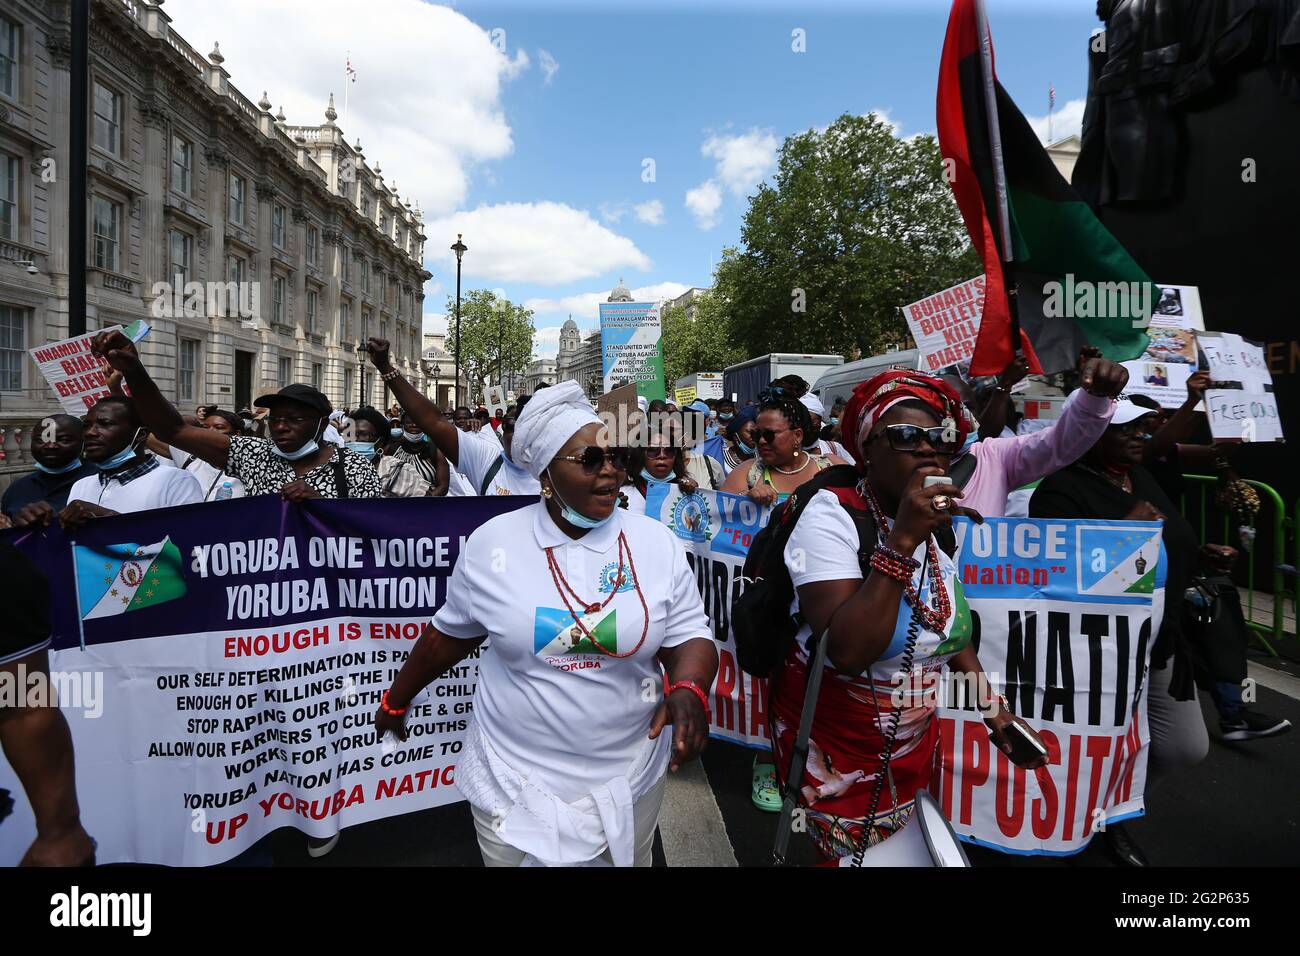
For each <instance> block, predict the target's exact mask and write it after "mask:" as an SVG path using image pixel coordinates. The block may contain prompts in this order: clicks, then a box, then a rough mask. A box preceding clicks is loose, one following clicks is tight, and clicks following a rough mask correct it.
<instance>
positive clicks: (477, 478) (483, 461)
mask: <svg viewBox="0 0 1300 956" xmlns="http://www.w3.org/2000/svg"><path fill="white" fill-rule="evenodd" d="M457 451H458V457H459V459H460V460H459V461H457V462H456V470H457V471H459V472H460V473H461V474H462V475H464V476H465V478H466V480H467V481H468V482H469V483H470V487H472V488H473V489H474V494H476V495H477V494H479V493H480V491H481V489H482V488H483V478H484V477H485V476H486V475H487V473H488V472H489V471H490V470H491V469H492V466H493V465H494V464H495V463H496V462H498V461H499V462H501V467H500V468H498V469H497V472H496V474H495V475H493V476H492V480H491V481H490V482H489V483H488V487H487V493H488V494H489V495H540V494H541V493H542V484H541V482H539V481H538V480H537V479H536V478H534V477H533V476H532V475H530V474H529V473H528V472H526V471H524V470H523V469H522V468H520V467H519V466H518V465H516V464H515V463H514V462H512V461H511V460H510V459H509V458H506V457H505V452H503V451H502V450H501V446H500V445H499V444H497V443H496V442H494V441H493V440H492V439H489V438H480V437H479V436H478V435H475V434H471V433H469V432H461V433H460V439H459V446H458V448H457Z"/></svg>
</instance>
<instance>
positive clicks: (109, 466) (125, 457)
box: [95, 428, 140, 471]
mask: <svg viewBox="0 0 1300 956" xmlns="http://www.w3.org/2000/svg"><path fill="white" fill-rule="evenodd" d="M139 437H140V429H138V428H137V429H136V430H135V434H134V435H132V436H131V443H130V444H129V445H127V446H126V447H125V448H123V449H122V450H121V451H119V452H118V453H117V454H116V455H114V456H113V457H112V458H109V459H107V460H106V461H97V462H95V467H96V468H98V469H99V470H100V471H112V470H113V469H114V468H120V467H121V466H122V465H125V464H126V463H127V462H128V461H130V460H131V459H132V458H134V457H135V451H136V449H135V440H136V439H137V438H139Z"/></svg>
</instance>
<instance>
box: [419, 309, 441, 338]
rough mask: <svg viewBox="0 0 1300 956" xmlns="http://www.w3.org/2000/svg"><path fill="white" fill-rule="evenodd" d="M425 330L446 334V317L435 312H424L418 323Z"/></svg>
mask: <svg viewBox="0 0 1300 956" xmlns="http://www.w3.org/2000/svg"><path fill="white" fill-rule="evenodd" d="M420 327H421V329H422V330H423V331H425V332H441V333H442V334H443V335H446V334H447V317H446V316H445V315H440V314H438V313H435V312H426V313H424V320H423V322H421V325H420Z"/></svg>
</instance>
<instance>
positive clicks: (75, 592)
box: [68, 540, 86, 651]
mask: <svg viewBox="0 0 1300 956" xmlns="http://www.w3.org/2000/svg"><path fill="white" fill-rule="evenodd" d="M68 544H70V545H71V546H72V598H73V600H75V601H76V602H77V605H76V607H77V633H78V634H79V635H80V637H81V649H82V650H83V651H84V650H85V649H86V622H85V621H84V620H82V612H81V577H80V575H78V574H77V542H76V541H73V540H69V541H68Z"/></svg>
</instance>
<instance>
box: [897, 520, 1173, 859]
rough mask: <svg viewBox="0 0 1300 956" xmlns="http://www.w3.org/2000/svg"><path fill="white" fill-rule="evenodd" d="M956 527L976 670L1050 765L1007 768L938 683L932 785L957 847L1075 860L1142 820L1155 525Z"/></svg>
mask: <svg viewBox="0 0 1300 956" xmlns="http://www.w3.org/2000/svg"><path fill="white" fill-rule="evenodd" d="M954 525H955V530H956V532H957V541H958V545H959V550H958V554H957V557H956V562H957V570H958V574H959V575H960V579H961V582H962V588H963V590H964V593H965V595H966V599H967V601H968V603H969V605H970V610H971V617H972V621H973V624H974V635H975V637H974V640H975V641H976V647H977V650H978V652H979V659H980V664H981V665H982V666H983V668H984V671H985V672H986V674H988V676H989V678H990V681H991V683H992V684H993V691H994V692H995V693H997V692H1001V693H1003V694H1005V695H1006V698H1007V701H1008V703H1009V704H1010V706H1011V710H1012V712H1013V713H1015V714H1017V715H1019V716H1020V717H1023V718H1024V719H1025V720H1026V721H1027V722H1028V723H1029V724H1030V725H1031V726H1032V727H1033V728H1034V729H1035V730H1037V731H1038V733H1039V734H1040V736H1041V737H1042V738H1043V741H1044V742H1045V743H1046V745H1047V749H1048V760H1049V763H1048V766H1047V767H1046V768H1044V769H1042V770H1039V771H1038V772H1036V773H1035V772H1032V771H1025V770H1021V769H1020V768H1019V767H1016V766H1015V765H1014V764H1012V763H1011V762H1010V761H1009V760H1008V759H1007V757H1006V756H1005V755H1004V754H1003V753H1001V752H1000V751H999V750H998V749H997V748H996V747H994V746H993V745H992V744H991V743H990V741H989V736H988V728H987V727H986V725H985V724H984V721H983V720H981V719H980V717H979V715H978V714H977V713H976V712H975V710H974V708H973V706H969V707H966V708H961V707H956V706H947V705H948V704H950V703H953V702H954V700H955V701H957V702H960V700H961V698H960V697H956V698H954V696H953V692H954V691H956V692H958V693H959V692H960V688H955V687H953V686H952V684H953V682H952V681H951V680H949V681H948V686H947V687H943V686H940V687H938V688H936V690H937V691H939V695H938V698H937V699H938V701H939V702H940V703H941V707H940V710H939V713H938V719H939V722H940V741H941V743H940V753H939V761H938V762H939V764H940V765H941V772H940V774H939V775H938V776H937V778H936V779H935V780H934V781H933V782H932V784H931V790H932V791H934V793H935V794H936V796H937V797H938V798H939V801H940V804H941V806H942V807H943V811H944V814H945V815H946V816H947V817H948V819H949V820H950V821H951V823H952V826H953V829H954V830H956V832H957V833H958V834H959V835H960V836H961V837H962V839H965V840H968V841H970V842H975V843H982V844H985V845H988V846H993V847H996V848H998V849H1001V850H1005V851H1007V852H1012V853H1026V854H1049V855H1063V854H1069V853H1076V852H1078V851H1079V850H1082V849H1083V848H1084V847H1085V846H1086V845H1087V843H1088V841H1089V839H1090V838H1091V837H1092V836H1093V834H1094V833H1096V832H1098V831H1099V830H1101V829H1103V828H1104V827H1105V826H1106V824H1107V823H1115V822H1117V821H1119V820H1123V819H1125V818H1128V817H1132V816H1137V815H1140V814H1142V813H1143V812H1144V810H1143V801H1142V792H1143V786H1144V784H1145V781H1146V765H1147V743H1148V736H1147V700H1146V674H1147V666H1148V663H1149V661H1150V656H1151V646H1152V643H1153V642H1154V639H1155V634H1156V632H1157V631H1158V629H1159V623H1160V619H1161V614H1162V612H1163V608H1164V597H1165V595H1164V583H1165V582H1164V578H1165V568H1166V562H1165V555H1164V550H1163V544H1162V539H1161V531H1160V525H1159V524H1158V523H1155V522H1142V521H1080V520H1072V521H1048V520H1031V519H1026V518H990V519H988V520H987V521H986V522H985V523H984V524H983V525H975V524H973V523H972V522H971V521H970V520H969V519H966V518H958V519H956V520H955V521H954ZM925 676H927V675H921V677H922V679H924V677H925ZM935 676H938V675H935ZM943 677H944V678H949V677H950V675H949V672H946V671H945V673H944V675H943ZM912 679H917V678H916V675H914V676H913V678H912Z"/></svg>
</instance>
